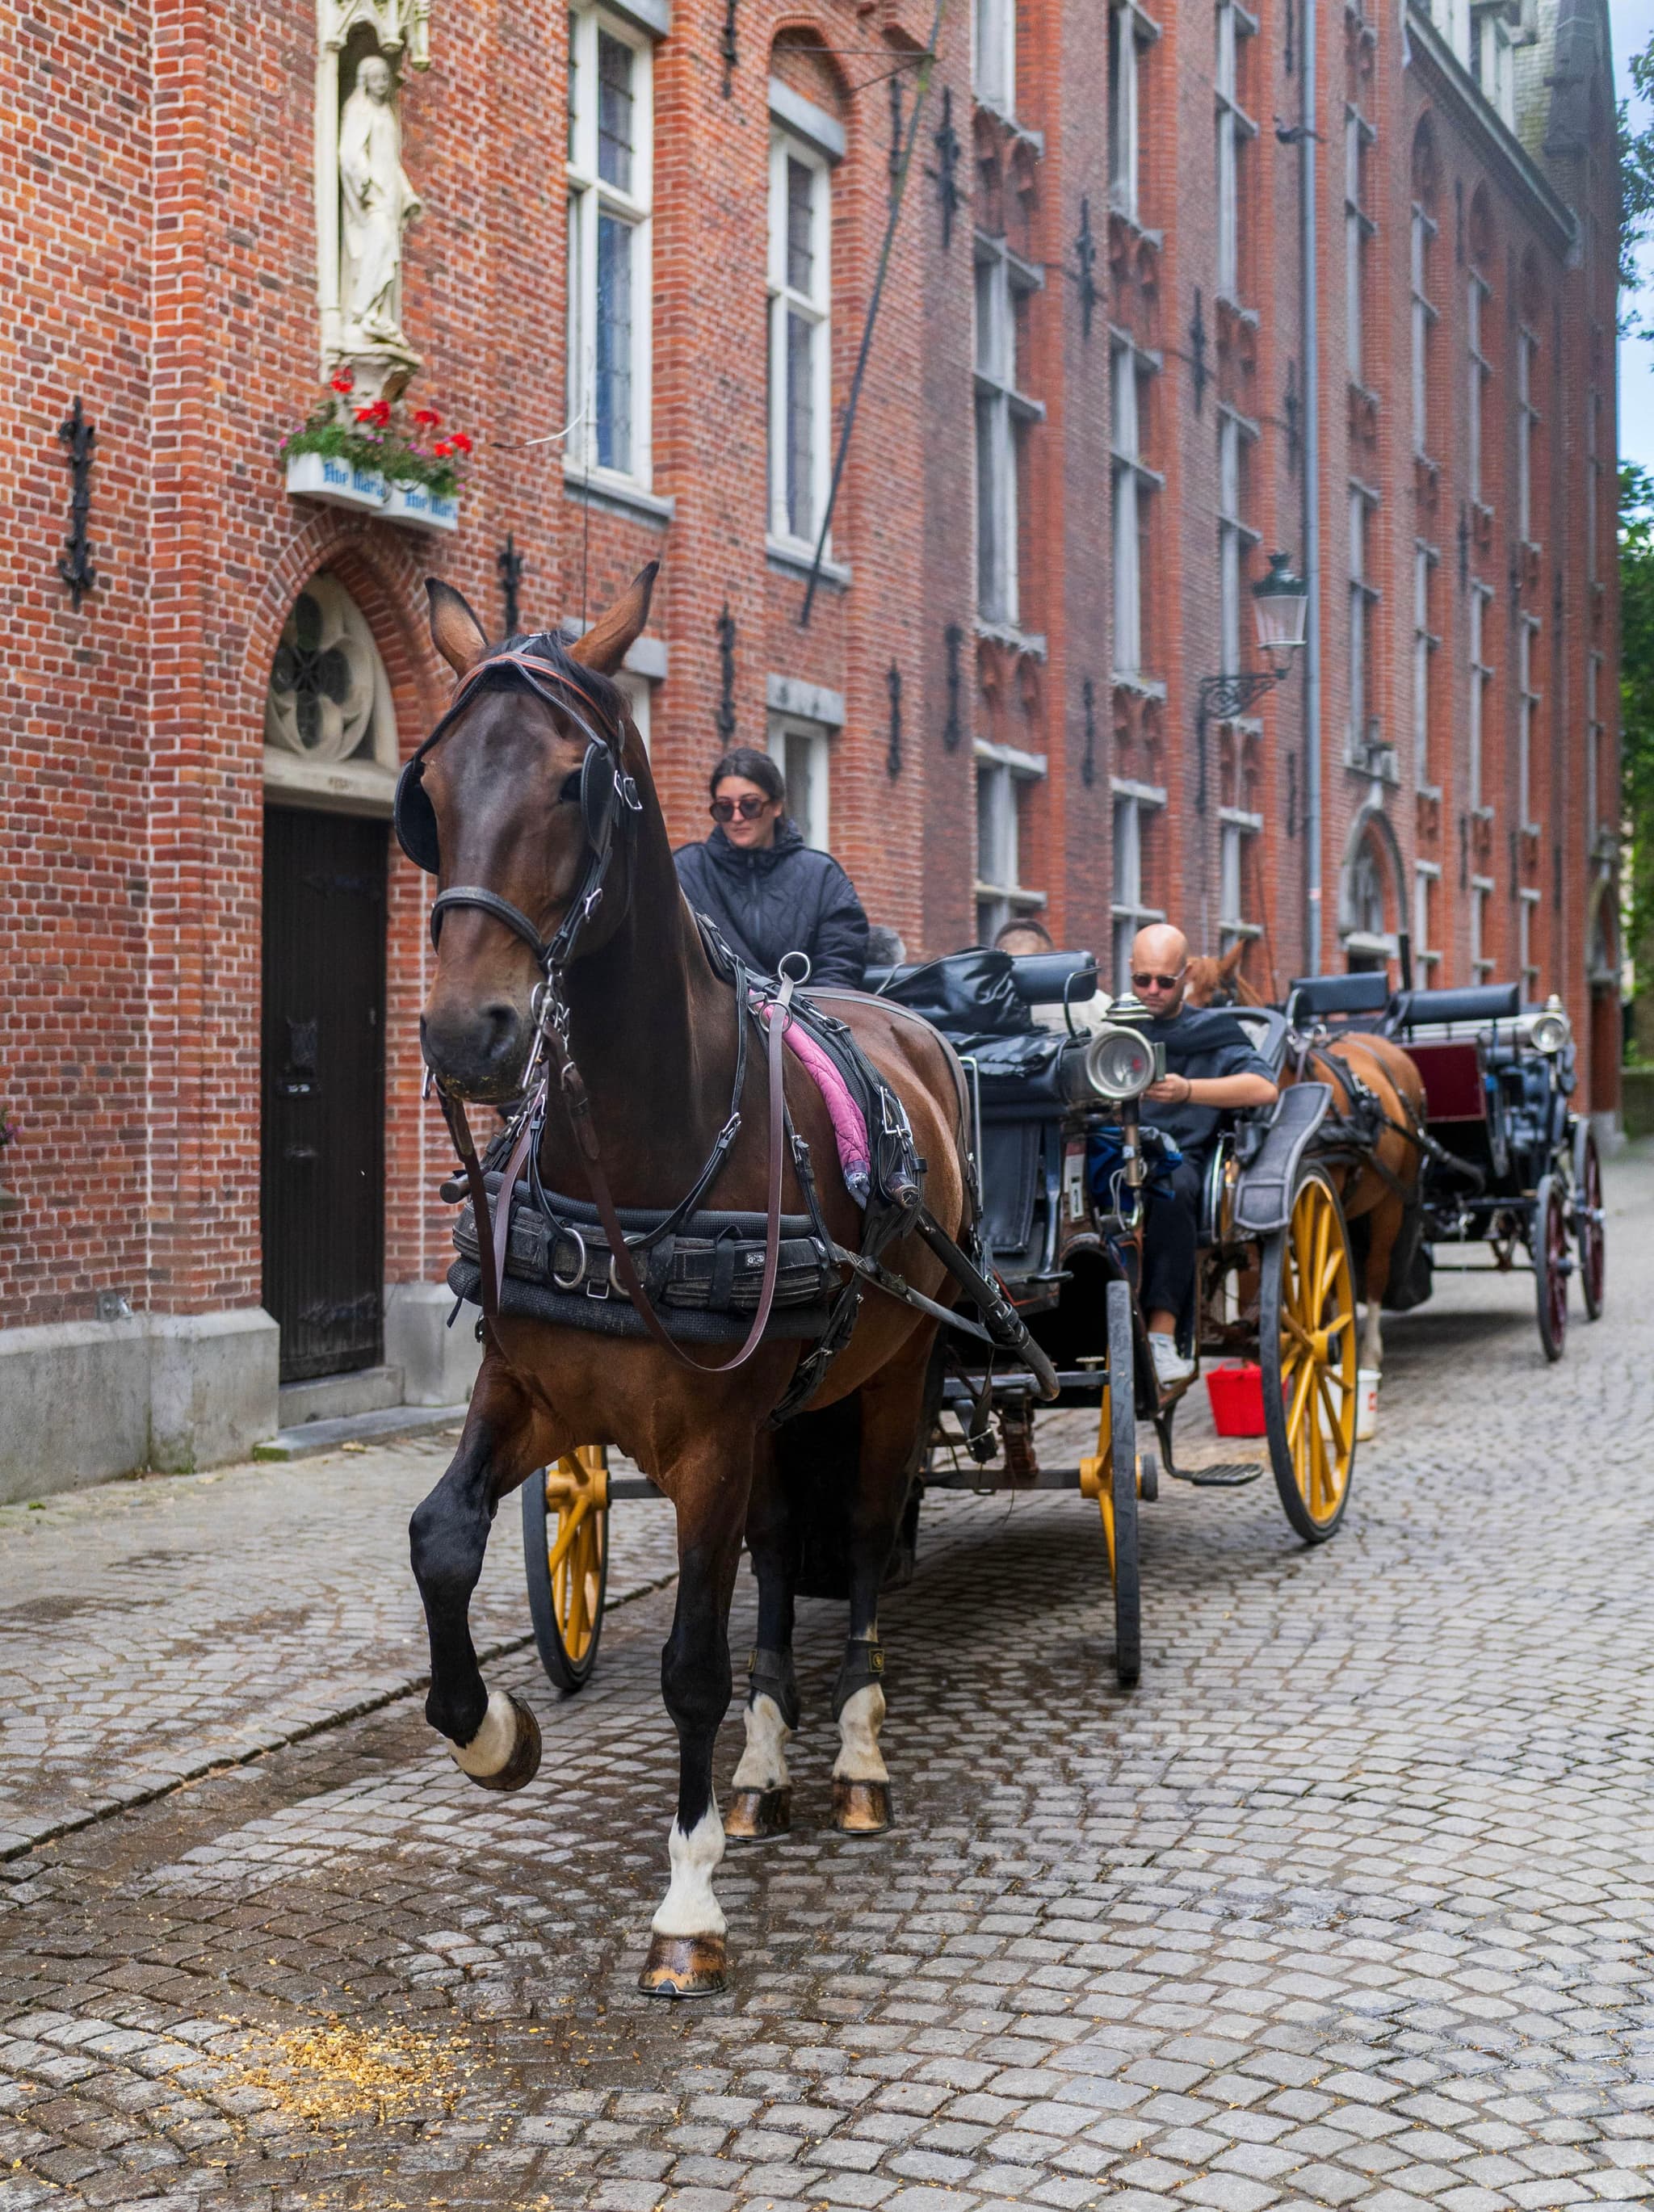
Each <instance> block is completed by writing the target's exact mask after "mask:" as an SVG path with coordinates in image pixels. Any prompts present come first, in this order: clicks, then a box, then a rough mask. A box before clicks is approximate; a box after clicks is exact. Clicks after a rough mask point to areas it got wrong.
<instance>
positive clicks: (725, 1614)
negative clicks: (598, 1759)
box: [638, 1406, 754, 1997]
mask: <svg viewBox="0 0 1654 2212" xmlns="http://www.w3.org/2000/svg"><path fill="white" fill-rule="evenodd" d="M726 1418H727V1420H728V1423H729V1426H730V1429H731V1431H737V1430H739V1426H740V1408H739V1406H735V1407H732V1408H731V1409H730V1411H729V1413H728V1414H727V1417H726ZM753 1450H754V1444H753V1442H752V1440H751V1429H750V1427H749V1429H748V1434H747V1439H746V1440H745V1443H744V1445H742V1446H740V1447H737V1446H736V1445H734V1444H733V1443H732V1442H730V1441H728V1440H726V1439H723V1438H721V1440H720V1442H719V1444H718V1446H717V1448H716V1449H708V1448H706V1447H702V1449H701V1450H700V1452H698V1453H697V1454H694V1455H685V1456H684V1457H683V1458H680V1459H678V1461H677V1462H675V1463H674V1465H673V1466H672V1468H671V1469H670V1471H669V1472H670V1478H671V1486H672V1496H673V1498H675V1499H676V1501H677V1504H678V1606H677V1610H676V1612H675V1613H673V1615H672V1634H671V1635H670V1636H669V1637H668V1638H666V1647H665V1649H664V1650H662V1652H661V1654H660V1690H661V1694H662V1696H663V1697H664V1698H665V1699H666V1711H668V1712H669V1713H670V1714H671V1715H672V1724H673V1726H674V1727H675V1728H676V1729H677V1730H678V1813H677V1817H676V1818H675V1819H674V1820H673V1821H672V1832H671V1835H670V1836H669V1838H668V1839H667V1850H668V1851H669V1853H670V1856H671V1859H672V1883H671V1886H670V1887H669V1888H668V1889H667V1891H666V1896H665V1898H664V1899H662V1900H661V1904H660V1910H659V1911H657V1912H656V1914H655V1916H654V1921H653V1923H651V1925H652V1928H653V1935H652V1937H651V1941H650V1943H649V1955H648V1959H647V1960H646V1961H645V1962H644V1966H643V1972H642V1974H641V1975H640V1976H639V1978H638V1987H639V1988H640V1989H641V1990H643V1991H644V1993H645V1994H646V1995H647V1996H666V1997H702V1996H716V1995H718V1993H719V1992H720V1991H721V1990H724V1989H727V1987H728V1984H729V1976H728V1972H727V1959H726V1949H725V1943H724V1934H725V1921H724V1916H723V1911H722V1908H721V1906H720V1905H719V1903H718V1900H717V1899H716V1898H715V1896H714V1894H713V1890H712V1877H713V1875H715V1873H716V1872H717V1870H718V1863H719V1861H720V1860H721V1858H722V1857H723V1855H724V1829H723V1823H722V1821H721V1820H720V1819H719V1818H718V1801H717V1799H716V1797H715V1796H714V1794H713V1788H712V1752H713V1745H714V1743H715V1741H716V1738H717V1735H718V1723H719V1722H720V1721H721V1720H722V1718H723V1717H724V1715H725V1713H726V1712H727V1710H728V1707H729V1601H730V1599H731V1597H732V1596H733V1594H734V1589H735V1570H736V1568H737V1567H738V1566H739V1564H740V1557H741V1531H742V1529H743V1528H744V1527H745V1522H746V1511H747V1500H748V1498H749V1495H750V1493H751V1486H752V1454H753Z"/></svg>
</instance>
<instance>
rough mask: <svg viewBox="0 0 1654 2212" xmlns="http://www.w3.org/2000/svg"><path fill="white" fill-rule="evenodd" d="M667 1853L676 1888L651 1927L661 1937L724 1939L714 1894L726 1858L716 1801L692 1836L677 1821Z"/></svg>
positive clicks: (674, 1887)
mask: <svg viewBox="0 0 1654 2212" xmlns="http://www.w3.org/2000/svg"><path fill="white" fill-rule="evenodd" d="M666 1849H667V1850H668V1851H669V1852H670V1853H671V1854H672V1887H670V1888H669V1889H668V1890H667V1892H666V1896H665V1897H664V1898H663V1899H661V1901H660V1911H658V1912H657V1913H656V1914H655V1916H654V1920H653V1921H652V1922H651V1923H650V1925H651V1926H652V1927H653V1928H654V1932H655V1934H656V1935H657V1936H721V1935H722V1934H723V1932H724V1926H725V1922H724V1916H723V1912H722V1911H721V1908H720V1906H719V1903H718V1900H717V1899H716V1898H715V1896H714V1895H713V1893H712V1877H713V1875H715V1874H716V1873H717V1871H718V1862H719V1860H720V1859H721V1858H722V1857H723V1855H724V1824H723V1822H722V1821H721V1820H720V1819H719V1817H718V1806H717V1802H716V1800H714V1802H712V1803H711V1804H710V1805H708V1807H707V1809H706V1811H705V1812H704V1813H702V1815H701V1817H700V1819H699V1820H697V1821H696V1824H695V1826H693V1827H692V1828H691V1829H690V1832H689V1833H688V1835H685V1834H684V1831H683V1830H682V1829H681V1828H680V1827H679V1826H678V1823H677V1821H676V1820H674V1821H673V1822H672V1834H671V1836H670V1838H668V1839H667V1844H666Z"/></svg>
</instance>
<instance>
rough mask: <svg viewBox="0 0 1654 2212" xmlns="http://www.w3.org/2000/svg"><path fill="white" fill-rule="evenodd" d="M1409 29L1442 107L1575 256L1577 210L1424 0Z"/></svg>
mask: <svg viewBox="0 0 1654 2212" xmlns="http://www.w3.org/2000/svg"><path fill="white" fill-rule="evenodd" d="M1407 33H1408V41H1409V43H1410V45H1411V47H1412V55H1413V66H1414V68H1415V69H1416V68H1418V67H1419V65H1420V63H1422V64H1424V65H1425V68H1426V74H1427V75H1428V76H1431V77H1432V80H1433V81H1434V84H1435V88H1436V93H1437V97H1438V99H1439V100H1440V101H1441V104H1442V106H1444V108H1446V109H1447V110H1448V111H1449V112H1450V113H1451V115H1452V117H1453V119H1454V121H1455V122H1456V123H1457V124H1459V125H1462V127H1463V129H1464V130H1465V131H1466V132H1467V133H1468V135H1469V137H1470V138H1471V139H1472V140H1474V141H1475V144H1476V146H1477V148H1478V149H1479V151H1480V152H1481V156H1482V159H1483V160H1484V161H1486V162H1487V166H1488V167H1489V168H1490V169H1492V170H1493V171H1494V172H1495V173H1497V174H1498V175H1499V179H1500V180H1501V181H1502V182H1503V184H1504V185H1505V187H1506V189H1507V190H1508V191H1510V192H1511V194H1512V195H1513V197H1515V198H1516V199H1517V200H1518V201H1519V202H1520V203H1522V204H1523V207H1524V209H1525V210H1526V212H1527V214H1528V216H1529V218H1530V219H1531V220H1532V221H1533V222H1535V224H1536V225H1537V226H1538V228H1539V229H1540V230H1541V231H1542V233H1544V234H1546V235H1547V238H1548V243H1549V245H1550V246H1551V250H1552V251H1553V252H1554V253H1555V255H1556V257H1557V258H1558V260H1560V261H1571V260H1572V259H1573V258H1574V257H1575V256H1576V254H1577V253H1578V247H1579V224H1578V219H1577V218H1576V216H1574V214H1573V211H1572V209H1571V208H1570V207H1569V206H1568V204H1567V203H1566V201H1565V200H1564V199H1563V198H1562V197H1560V194H1559V193H1558V192H1557V191H1556V190H1555V189H1554V186H1553V185H1551V184H1550V182H1549V181H1548V179H1547V178H1546V177H1545V175H1544V173H1543V172H1542V170H1541V169H1540V168H1539V167H1537V165H1536V164H1535V161H1534V160H1533V157H1532V155H1530V154H1529V152H1528V151H1527V149H1525V147H1523V144H1522V143H1521V141H1520V140H1519V139H1518V138H1517V136H1516V134H1515V133H1514V132H1513V131H1511V129H1510V128H1509V126H1508V125H1506V124H1505V122H1504V121H1503V120H1502V118H1500V117H1499V115H1497V114H1496V113H1495V112H1494V111H1493V109H1492V108H1491V107H1490V106H1488V104H1487V101H1486V100H1484V99H1483V98H1482V96H1481V93H1480V91H1479V90H1478V89H1477V88H1476V83H1475V79H1474V78H1473V77H1472V76H1471V75H1470V72H1469V70H1467V69H1466V68H1465V66H1464V64H1463V63H1462V62H1461V61H1460V59H1459V58H1458V56H1457V55H1456V53H1455V52H1453V49H1452V48H1451V47H1450V46H1449V45H1448V43H1447V41H1446V40H1445V39H1444V38H1443V36H1442V34H1441V33H1440V32H1439V31H1438V29H1437V27H1436V26H1435V25H1434V23H1432V21H1431V20H1430V17H1429V15H1427V14H1426V12H1425V9H1424V8H1423V7H1422V6H1421V5H1420V0H1408V10H1407Z"/></svg>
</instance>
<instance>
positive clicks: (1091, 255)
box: [1074, 192, 1103, 338]
mask: <svg viewBox="0 0 1654 2212" xmlns="http://www.w3.org/2000/svg"><path fill="white" fill-rule="evenodd" d="M1074 262H1075V264H1076V266H1075V273H1074V281H1075V283H1077V284H1078V286H1079V330H1080V336H1081V337H1085V338H1089V337H1091V334H1092V313H1093V312H1094V311H1095V309H1096V307H1097V303H1098V301H1099V300H1100V299H1101V298H1102V297H1103V294H1102V291H1101V289H1100V288H1099V286H1098V281H1097V240H1095V239H1094V238H1093V237H1092V202H1091V195H1090V194H1089V193H1086V192H1082V193H1081V194H1080V199H1079V235H1078V236H1077V237H1076V238H1075V240H1074Z"/></svg>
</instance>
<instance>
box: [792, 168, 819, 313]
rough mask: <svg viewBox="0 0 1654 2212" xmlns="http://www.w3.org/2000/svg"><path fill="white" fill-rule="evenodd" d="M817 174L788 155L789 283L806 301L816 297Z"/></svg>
mask: <svg viewBox="0 0 1654 2212" xmlns="http://www.w3.org/2000/svg"><path fill="white" fill-rule="evenodd" d="M814 185H815V171H814V170H813V169H812V168H811V167H809V166H808V164H807V163H806V162H803V161H794V160H793V159H792V158H791V156H790V155H789V156H788V158H787V289H788V290H789V291H794V292H800V293H802V295H804V297H805V298H806V300H813V299H814V298H815V295H816V246H815V230H814V224H813V222H812V216H813V214H814V211H815V192H814Z"/></svg>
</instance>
